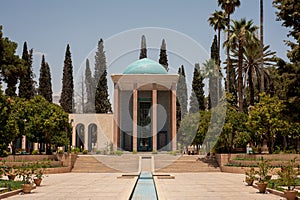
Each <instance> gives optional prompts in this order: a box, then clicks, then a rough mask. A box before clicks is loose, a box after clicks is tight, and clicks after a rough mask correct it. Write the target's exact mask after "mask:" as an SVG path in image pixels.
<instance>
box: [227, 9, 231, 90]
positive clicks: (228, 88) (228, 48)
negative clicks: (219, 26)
mask: <svg viewBox="0 0 300 200" xmlns="http://www.w3.org/2000/svg"><path fill="white" fill-rule="evenodd" d="M229 29H230V14H228V31H227V41H228V45H227V48H226V50H227V67H226V75H227V77H226V79H227V80H226V89H227V92H232V91H231V82H230V79H231V76H230V75H231V74H230V71H231V70H230V68H231V67H230V55H229V52H230V47H229V46H230V45H229V37H230V32H229Z"/></svg>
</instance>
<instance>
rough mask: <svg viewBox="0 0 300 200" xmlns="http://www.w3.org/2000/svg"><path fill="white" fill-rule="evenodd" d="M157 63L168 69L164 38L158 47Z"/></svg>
mask: <svg viewBox="0 0 300 200" xmlns="http://www.w3.org/2000/svg"><path fill="white" fill-rule="evenodd" d="M158 62H159V64H161V65H162V66H164V68H165V69H166V71H169V68H168V56H167V48H166V42H165V39H163V40H162V43H161V47H160V53H159V61H158Z"/></svg>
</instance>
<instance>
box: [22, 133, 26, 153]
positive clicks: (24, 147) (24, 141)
mask: <svg viewBox="0 0 300 200" xmlns="http://www.w3.org/2000/svg"><path fill="white" fill-rule="evenodd" d="M22 150H25V151H26V136H25V135H22Z"/></svg>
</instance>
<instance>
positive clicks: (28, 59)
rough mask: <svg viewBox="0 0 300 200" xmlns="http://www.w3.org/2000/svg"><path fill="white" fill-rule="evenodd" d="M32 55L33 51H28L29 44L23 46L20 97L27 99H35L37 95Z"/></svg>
mask: <svg viewBox="0 0 300 200" xmlns="http://www.w3.org/2000/svg"><path fill="white" fill-rule="evenodd" d="M32 54H33V49H31V50H29V52H28V50H27V43H26V42H24V46H23V55H22V59H23V64H24V65H23V66H22V69H21V71H22V72H21V73H20V84H19V97H21V98H25V99H31V98H33V96H34V94H35V88H34V85H35V82H34V80H33V78H34V74H33V71H32Z"/></svg>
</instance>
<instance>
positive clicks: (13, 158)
mask: <svg viewBox="0 0 300 200" xmlns="http://www.w3.org/2000/svg"><path fill="white" fill-rule="evenodd" d="M2 160H5V161H7V162H9V161H11V162H16V161H17V162H19V161H29V162H31V161H42V160H57V159H56V155H9V156H7V157H4V158H2Z"/></svg>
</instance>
